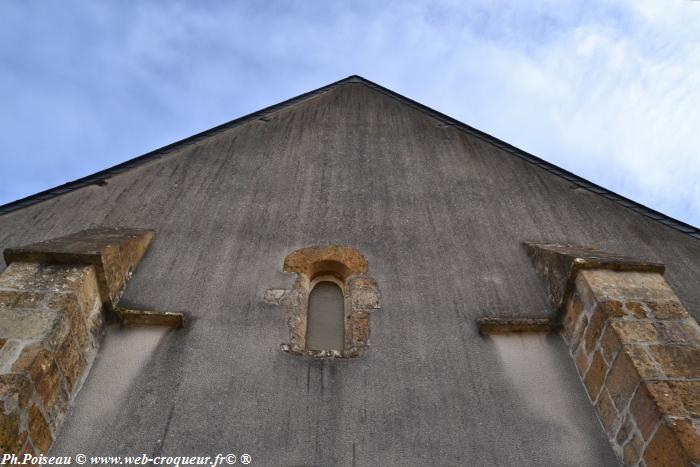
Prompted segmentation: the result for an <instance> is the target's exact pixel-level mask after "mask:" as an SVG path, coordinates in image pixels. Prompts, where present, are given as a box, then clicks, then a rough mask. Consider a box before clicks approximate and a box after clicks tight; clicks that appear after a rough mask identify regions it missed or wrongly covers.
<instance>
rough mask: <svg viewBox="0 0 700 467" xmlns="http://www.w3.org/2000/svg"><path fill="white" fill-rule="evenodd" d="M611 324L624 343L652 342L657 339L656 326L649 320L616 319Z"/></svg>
mask: <svg viewBox="0 0 700 467" xmlns="http://www.w3.org/2000/svg"><path fill="white" fill-rule="evenodd" d="M610 325H611V326H612V328H613V329H614V330H615V331H616V332H617V334H618V335H619V336H620V339H621V340H622V342H624V343H650V342H654V341H655V340H656V328H655V327H654V324H653V323H651V322H649V321H640V320H625V319H616V320H612V321H611V322H610Z"/></svg>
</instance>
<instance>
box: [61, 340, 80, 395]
mask: <svg viewBox="0 0 700 467" xmlns="http://www.w3.org/2000/svg"><path fill="white" fill-rule="evenodd" d="M55 358H56V363H57V364H58V367H59V368H60V369H61V372H62V373H63V376H64V377H65V378H66V383H67V385H68V391H69V392H70V393H71V394H72V393H73V391H74V390H75V388H76V385H77V384H78V381H80V378H81V376H82V373H83V370H84V369H85V366H86V363H85V360H83V357H82V356H81V355H80V350H79V348H78V344H77V342H76V340H75V339H73V338H72V337H70V336H69V337H68V338H67V339H66V340H65V341H64V343H63V345H62V346H61V348H60V349H58V350H57V351H56V354H55Z"/></svg>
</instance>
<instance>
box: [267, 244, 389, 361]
mask: <svg viewBox="0 0 700 467" xmlns="http://www.w3.org/2000/svg"><path fill="white" fill-rule="evenodd" d="M284 270H285V271H286V272H294V273H296V274H297V278H296V280H295V281H294V286H293V288H292V289H291V290H288V291H282V294H280V293H279V292H278V291H276V290H278V289H276V290H269V291H268V292H269V294H267V297H268V299H273V300H274V298H273V297H275V296H277V297H279V299H280V300H282V297H284V298H283V302H284V303H285V304H286V305H287V324H288V326H289V336H290V340H289V343H287V344H282V350H284V351H285V352H289V353H292V354H296V355H305V356H310V357H356V356H359V355H362V353H363V352H364V351H365V349H366V348H367V345H368V342H367V341H368V339H369V313H370V311H372V310H374V309H377V308H379V307H380V298H379V289H378V288H377V283H376V282H375V281H374V279H372V278H371V277H368V276H367V275H366V274H365V273H366V272H367V260H366V259H365V258H364V256H362V254H361V253H360V252H359V251H357V250H355V249H354V248H352V247H349V246H345V245H329V246H312V247H308V248H302V249H300V250H296V251H294V252H293V253H291V254H290V255H288V256H287V257H286V258H285V260H284ZM279 303H282V302H281V301H280V302H279Z"/></svg>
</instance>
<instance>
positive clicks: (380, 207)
mask: <svg viewBox="0 0 700 467" xmlns="http://www.w3.org/2000/svg"><path fill="white" fill-rule="evenodd" d="M86 157H89V155H86ZM95 227H116V228H124V227H129V228H139V229H150V230H152V231H153V232H154V234H155V235H154V237H153V240H152V241H151V244H150V246H149V248H148V250H147V251H146V253H145V255H144V256H143V259H142V260H141V262H140V264H139V265H138V267H137V268H136V270H135V272H134V274H133V277H132V278H131V279H130V281H129V283H128V285H127V288H126V290H125V292H124V294H123V296H122V298H121V301H120V305H122V306H124V307H133V308H139V309H147V310H161V311H173V312H183V313H185V314H186V317H187V322H186V325H185V326H184V328H182V329H171V328H167V327H120V326H118V325H113V326H108V328H107V331H106V333H105V336H104V338H103V341H102V345H101V348H100V350H99V352H98V353H97V357H96V359H95V362H94V365H93V367H92V370H91V371H90V373H89V374H88V376H87V378H86V380H85V382H84V384H83V387H82V389H81V391H80V392H79V393H78V395H77V397H76V398H75V400H74V401H73V403H72V407H71V408H70V410H69V412H68V415H67V417H66V421H65V423H64V424H63V426H62V428H61V430H60V433H59V436H58V438H57V439H56V440H55V442H54V444H53V447H52V448H51V453H52V454H66V455H73V456H74V455H75V454H76V453H84V454H87V455H90V454H102V455H107V454H122V455H140V454H141V453H146V454H148V455H211V456H215V455H216V454H218V453H224V454H226V453H229V452H230V453H236V454H241V453H244V452H245V453H249V454H250V455H251V456H252V458H253V465H272V466H275V465H287V466H310V465H317V466H331V465H343V466H345V465H347V466H369V465H382V466H389V465H402V466H405V465H469V466H477V465H556V466H565V465H571V466H574V465H575V466H601V465H617V464H618V462H619V461H618V459H617V458H616V456H615V454H614V452H613V449H612V448H611V446H610V443H609V442H608V438H607V437H606V434H605V432H604V430H603V429H602V428H601V426H600V423H599V421H598V419H597V417H596V413H595V411H594V410H593V409H592V407H591V403H590V401H589V400H588V398H587V395H586V389H585V388H584V386H583V385H582V383H581V380H580V378H579V376H578V374H577V370H576V367H575V365H574V362H573V360H572V359H571V357H570V356H569V354H568V348H567V345H566V344H565V343H564V342H563V340H562V338H561V337H560V336H559V335H557V334H536V333H531V334H522V335H521V334H517V335H516V334H514V335H503V336H482V335H480V334H479V332H478V329H477V326H476V320H477V319H478V318H479V317H482V316H504V317H505V316H507V317H540V318H543V317H548V316H551V315H552V313H553V311H554V310H552V307H551V306H550V305H549V304H548V302H547V299H546V292H547V290H546V287H545V286H544V285H543V282H542V280H541V278H540V277H538V275H537V272H536V270H535V268H533V265H532V263H531V261H530V259H529V258H528V255H527V253H526V250H525V248H524V247H523V242H562V243H572V244H578V245H584V246H589V247H594V248H598V249H601V250H605V251H610V252H614V253H619V254H622V255H627V256H631V257H635V258H640V259H643V260H648V261H655V262H659V263H663V264H665V266H666V272H665V275H664V277H665V278H666V280H667V281H668V283H669V284H670V286H671V287H672V289H673V290H674V291H675V293H676V294H677V295H678V297H679V298H680V300H681V301H682V302H683V304H684V305H685V307H686V308H687V309H688V310H689V311H690V313H691V314H692V315H693V316H694V317H695V318H696V319H698V318H700V286H699V284H700V231H698V230H697V229H696V228H694V227H692V226H688V225H686V224H683V223H681V222H679V221H675V220H673V219H670V218H668V217H666V216H664V215H662V214H659V213H656V212H654V211H652V210H650V209H647V208H645V207H643V206H640V205H638V204H636V203H633V202H631V201H629V200H626V199H624V198H622V197H620V196H617V195H615V194H613V193H611V192H609V191H607V190H605V189H602V188H600V187H598V186H596V185H594V184H592V183H590V182H587V181H585V180H582V179H580V178H578V177H576V176H575V175H573V174H570V173H568V172H566V171H564V170H561V169H558V168H557V167H554V166H552V165H551V164H548V163H546V162H544V161H542V160H540V159H538V158H536V157H534V156H532V155H529V154H526V153H524V152H522V151H520V150H517V149H516V148H513V147H512V146H509V145H508V144H506V143H503V142H501V141H499V140H497V139H495V138H493V137H491V136H489V135H486V134H484V133H482V132H480V131H478V130H475V129H473V128H470V127H468V126H466V125H464V124H461V123H459V122H456V121H454V120H452V119H450V118H448V117H446V116H444V115H441V114H439V113H438V112H435V111H432V110H431V109H428V108H426V107H424V106H421V105H420V104H417V103H415V102H413V101H411V100H409V99H407V98H404V97H402V96H399V95H397V94H395V93H393V92H391V91H389V90H387V89H385V88H382V87H381V86H379V85H377V84H374V83H372V82H369V81H367V80H365V79H363V78H360V77H357V76H353V77H350V78H347V79H344V80H341V81H338V82H336V83H333V84H331V85H329V86H326V87H324V88H321V89H318V90H316V91H313V92H310V93H308V94H304V95H302V96H299V97H296V98H294V99H291V100H289V101H286V102H284V103H281V104H279V105H276V106H273V107H270V108H268V109H264V110H261V111H259V112H256V113H254V114H251V115H249V116H246V117H243V118H240V119H238V120H234V121H232V122H230V123H227V124H224V125H222V126H220V127H217V128H214V129H212V130H209V131H207V132H204V133H202V134H199V135H196V136H193V137H191V138H188V139H185V140H183V141H181V142H178V143H174V144H172V145H170V146H167V147H165V148H162V149H159V150H156V151H154V152H152V153H149V154H147V155H144V156H141V157H139V158H136V159H133V160H132V161H128V162H125V163H124V164H121V165H119V166H117V167H114V168H112V169H107V170H105V171H103V172H100V173H98V174H95V175H93V176H90V177H86V178H84V179H82V180H78V181H76V182H73V183H70V184H67V185H64V186H62V187H58V188H56V189H53V190H49V191H47V192H44V193H40V194H38V195H35V196H33V197H30V198H27V199H24V200H20V201H17V202H15V203H10V204H8V205H5V206H2V207H0V249H5V248H8V247H16V246H21V245H26V244H29V243H33V242H37V241H42V240H47V239H50V238H55V237H60V236H63V235H67V234H71V233H73V232H77V231H81V230H85V229H90V228H95ZM314 245H349V246H351V247H352V248H355V249H357V251H359V252H361V253H362V254H363V255H364V257H365V258H366V260H367V263H368V274H370V275H371V277H372V278H373V280H375V281H376V284H377V287H378V289H379V291H380V292H381V308H379V309H377V310H375V311H372V313H371V315H370V316H371V325H370V326H371V334H370V337H369V348H368V349H367V350H366V351H365V352H364V353H362V354H361V355H360V356H356V357H352V358H314V357H308V356H304V355H295V354H293V353H289V352H284V351H282V350H281V347H280V345H281V344H283V343H286V342H289V341H290V332H289V327H288V323H287V317H286V314H285V307H284V306H279V305H277V304H275V303H272V301H271V300H266V299H265V297H266V293H268V291H269V290H270V289H284V290H291V289H292V286H293V283H294V281H295V274H292V273H288V272H284V271H283V262H284V260H285V258H286V257H287V256H288V255H289V254H290V253H292V252H293V251H295V250H298V249H300V248H305V247H309V246H314ZM4 267H5V265H4V263H2V260H0V269H2V268H4Z"/></svg>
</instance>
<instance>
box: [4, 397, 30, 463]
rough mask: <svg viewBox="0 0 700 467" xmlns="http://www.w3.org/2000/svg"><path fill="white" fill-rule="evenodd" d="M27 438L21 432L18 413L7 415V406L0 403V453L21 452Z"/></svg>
mask: <svg viewBox="0 0 700 467" xmlns="http://www.w3.org/2000/svg"><path fill="white" fill-rule="evenodd" d="M26 438H27V434H26V433H20V431H19V415H18V413H17V412H12V413H9V414H8V413H5V404H4V403H3V402H2V401H0V453H18V452H20V450H21V449H22V445H23V444H24V441H25V439H26Z"/></svg>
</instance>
